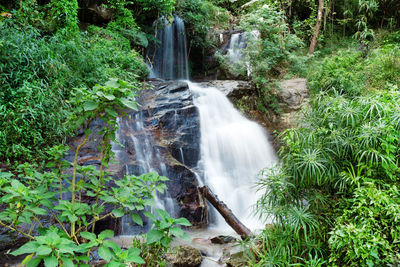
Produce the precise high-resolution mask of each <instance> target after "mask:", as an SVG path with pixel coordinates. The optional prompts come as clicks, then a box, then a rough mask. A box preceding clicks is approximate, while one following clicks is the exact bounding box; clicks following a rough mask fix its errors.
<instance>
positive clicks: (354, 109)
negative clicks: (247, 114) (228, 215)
mask: <svg viewBox="0 0 400 267" xmlns="http://www.w3.org/2000/svg"><path fill="white" fill-rule="evenodd" d="M393 53H394V54H397V53H398V47H396V46H393V45H385V46H382V47H380V48H377V49H374V50H373V51H372V52H371V54H370V56H369V57H368V58H363V57H362V56H361V53H354V52H353V53H352V52H347V53H340V54H338V55H336V56H335V57H333V58H330V59H326V60H325V61H324V62H323V64H321V67H320V69H318V70H316V71H315V72H314V73H313V74H312V75H311V78H310V81H309V85H310V87H311V89H312V90H313V92H314V95H313V97H312V100H311V102H310V104H309V106H308V107H305V108H304V109H303V114H302V120H301V122H299V123H300V125H299V128H297V129H289V130H286V131H285V132H284V133H283V134H282V135H281V140H282V147H281V150H280V152H279V153H280V156H281V162H280V165H279V166H277V167H275V168H274V169H272V170H265V171H264V172H263V173H262V179H261V180H260V182H259V184H258V188H259V190H262V192H263V196H262V197H261V198H260V200H259V201H258V203H257V211H258V213H259V215H260V216H261V217H262V218H270V219H271V218H272V219H273V220H274V223H275V224H274V231H269V232H268V234H267V236H268V240H267V241H263V244H266V242H272V243H271V244H273V246H272V248H269V249H268V250H267V249H266V251H276V250H278V251H279V252H275V254H274V255H279V256H281V258H279V257H278V256H276V257H275V258H274V257H272V256H273V255H271V254H269V253H268V252H265V253H264V255H267V256H268V261H271V262H274V261H275V260H279V259H283V260H284V262H285V264H290V263H297V262H298V261H301V262H302V264H304V265H306V266H307V264H311V262H313V263H312V264H315V265H316V266H318V264H320V265H322V264H323V263H322V262H325V264H326V261H328V259H329V262H330V264H333V265H337V266H344V265H345V266H364V265H366V266H373V265H376V266H380V265H387V264H390V263H393V262H396V261H398V258H399V251H398V236H400V229H399V227H397V224H398V222H397V221H398V219H397V218H398V217H399V215H398V212H399V201H400V194H399V192H398V188H397V185H398V182H399V181H400V171H399V167H398V157H399V155H400V149H399V148H400V131H399V130H400V128H399V127H400V123H399V122H400V119H399V118H400V104H399V103H400V94H399V90H398V77H399V76H398V75H399V72H398V71H397V68H398V66H397V60H396V59H393V58H392V57H391V56H390V57H389V56H388V55H393ZM374 69H379V70H381V71H380V72H379V73H377V72H375V71H371V70H374ZM389 74H390V77H389ZM380 77H382V78H380ZM332 207H333V208H332ZM277 231H278V232H277ZM282 233H286V234H287V235H290V239H286V241H282V242H278V241H280V240H283V237H279V238H278V237H277V236H280V235H281V234H282ZM289 233H290V234H289Z"/></svg>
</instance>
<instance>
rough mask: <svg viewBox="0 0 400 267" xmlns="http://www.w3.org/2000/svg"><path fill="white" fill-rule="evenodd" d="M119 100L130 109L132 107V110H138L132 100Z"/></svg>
mask: <svg viewBox="0 0 400 267" xmlns="http://www.w3.org/2000/svg"><path fill="white" fill-rule="evenodd" d="M121 102H122V104H123V105H124V106H125V107H127V108H130V109H133V110H138V108H137V104H136V102H134V101H131V100H128V99H126V98H124V99H121Z"/></svg>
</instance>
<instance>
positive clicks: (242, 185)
mask: <svg viewBox="0 0 400 267" xmlns="http://www.w3.org/2000/svg"><path fill="white" fill-rule="evenodd" d="M189 87H190V89H191V90H192V92H193V93H194V94H195V96H196V97H195V101H194V104H195V105H196V106H197V108H198V109H199V112H200V127H201V130H200V131H201V162H200V166H201V168H202V169H203V170H204V178H203V179H204V183H205V184H207V185H208V186H209V187H210V188H211V190H212V191H213V192H214V193H215V194H216V195H218V197H219V199H220V200H222V201H224V202H225V203H226V204H227V206H228V207H229V208H230V209H232V211H233V213H234V214H235V215H236V216H237V217H238V218H239V219H240V220H241V221H242V222H243V223H244V224H245V225H246V226H247V227H249V228H251V229H256V228H260V227H262V225H261V224H260V222H259V221H258V220H257V219H255V218H253V217H252V216H251V214H252V210H251V206H252V205H254V204H255V203H256V201H257V199H258V198H259V196H258V195H257V194H256V190H255V188H254V183H255V181H256V177H257V174H258V172H259V171H260V170H261V169H263V168H264V167H267V166H271V165H272V164H273V163H274V162H275V161H276V159H275V155H274V151H273V148H272V146H271V145H270V144H269V142H268V138H267V135H266V132H265V130H264V129H263V128H262V127H261V126H259V125H258V124H257V123H255V122H252V121H250V120H248V119H246V118H245V117H244V116H242V115H241V114H240V113H239V111H237V110H236V109H235V108H234V106H233V105H232V104H231V103H230V102H229V100H228V98H227V97H226V96H225V95H224V94H223V93H222V92H220V91H219V90H218V89H216V88H212V87H208V88H201V87H199V86H198V85H196V84H195V83H190V82H189ZM225 225H226V223H225V221H224V219H223V218H222V216H220V215H219V214H218V216H217V220H216V226H217V227H221V228H222V227H224V226H225Z"/></svg>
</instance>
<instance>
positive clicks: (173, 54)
mask: <svg viewBox="0 0 400 267" xmlns="http://www.w3.org/2000/svg"><path fill="white" fill-rule="evenodd" d="M154 27H156V28H157V35H156V37H157V39H159V41H160V43H159V44H158V47H150V49H149V50H148V53H147V59H148V60H150V61H151V64H150V63H149V64H148V65H149V66H150V78H162V79H188V78H189V67H188V59H187V52H186V50H187V48H186V36H185V24H184V22H183V20H182V19H181V18H180V17H178V16H174V20H173V21H168V20H167V19H166V18H164V17H162V18H160V19H159V20H156V21H155V22H154Z"/></svg>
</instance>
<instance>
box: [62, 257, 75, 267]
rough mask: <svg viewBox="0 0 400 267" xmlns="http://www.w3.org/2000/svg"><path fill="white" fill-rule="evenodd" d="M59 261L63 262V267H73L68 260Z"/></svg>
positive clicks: (71, 262)
mask: <svg viewBox="0 0 400 267" xmlns="http://www.w3.org/2000/svg"><path fill="white" fill-rule="evenodd" d="M61 261H62V262H63V267H74V266H75V265H74V262H73V261H72V259H70V258H61Z"/></svg>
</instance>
